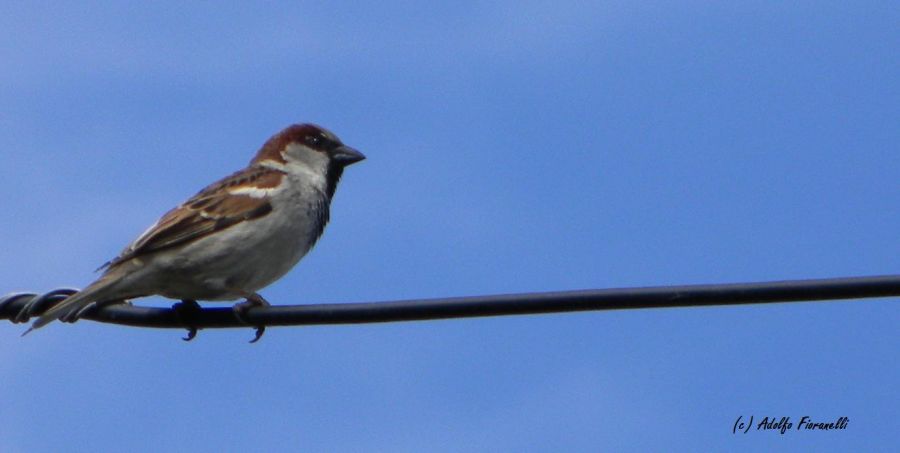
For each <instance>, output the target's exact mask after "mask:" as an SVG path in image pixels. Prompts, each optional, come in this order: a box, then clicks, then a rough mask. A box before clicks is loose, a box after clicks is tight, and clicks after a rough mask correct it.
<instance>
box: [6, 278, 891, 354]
mask: <svg viewBox="0 0 900 453" xmlns="http://www.w3.org/2000/svg"><path fill="white" fill-rule="evenodd" d="M75 292H76V290H74V289H70V288H63V289H58V290H55V291H51V292H48V293H44V294H33V293H14V294H9V295H6V296H3V297H0V319H9V320H10V321H12V322H14V323H23V322H28V320H29V319H30V318H31V317H34V316H39V315H40V314H41V313H43V312H44V311H46V310H47V309H49V308H50V307H52V306H53V305H55V304H57V303H59V302H61V301H62V300H64V299H65V298H66V297H67V296H68V295H70V294H73V293H75ZM892 296H893V297H897V296H900V275H885V276H871V277H849V278H830V279H817V280H790V281H775V282H761V283H736V284H714V285H687V286H658V287H647V288H621V289H597V290H582V291H556V292H543V293H525V294H505V295H492V296H473V297H453V298H440V299H413V300H402V301H386V302H366V303H348V304H316V305H274V306H271V307H253V308H250V309H248V310H247V311H246V312H245V313H243V314H242V316H241V317H242V318H244V320H245V321H246V323H245V322H244V321H242V320H240V319H238V318H237V317H236V316H235V314H234V312H233V310H232V309H231V308H230V307H215V308H202V309H201V308H199V307H191V306H186V305H185V304H176V305H175V306H173V308H158V307H141V306H135V305H131V304H127V303H126V304H110V305H105V306H102V307H93V306H92V307H90V309H88V310H86V311H84V312H83V313H81V314H80V317H81V318H84V319H90V320H93V321H99V322H105V323H112V324H122V325H128V326H136V327H162V328H187V329H189V330H193V332H192V333H191V334H189V337H191V338H193V333H196V329H197V328H199V329H204V328H225V327H247V325H248V324H249V325H253V326H299V325H321V324H361V323H376V322H397V321H423V320H432V319H449V318H471V317H481V316H506V315H527V314H541V313H562V312H572V311H592V310H627V309H637V308H676V307H710V306H721V305H744V304H766V303H783V302H803V301H824V300H837V299H861V298H872V297H892Z"/></svg>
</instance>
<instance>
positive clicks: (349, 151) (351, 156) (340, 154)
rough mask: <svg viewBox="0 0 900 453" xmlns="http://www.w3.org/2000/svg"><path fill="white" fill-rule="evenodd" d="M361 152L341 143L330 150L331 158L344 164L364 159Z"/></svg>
mask: <svg viewBox="0 0 900 453" xmlns="http://www.w3.org/2000/svg"><path fill="white" fill-rule="evenodd" d="M365 158H366V156H364V155H363V153H361V152H359V151H357V150H355V149H353V148H351V147H349V146H347V145H341V146H338V147H337V148H335V149H334V150H332V151H331V159H332V160H333V161H335V162H337V163H339V164H342V165H344V166H346V165H350V164H353V163H356V162H359V161H361V160H363V159H365Z"/></svg>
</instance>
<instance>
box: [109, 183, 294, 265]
mask: <svg viewBox="0 0 900 453" xmlns="http://www.w3.org/2000/svg"><path fill="white" fill-rule="evenodd" d="M282 175H283V172H281V171H278V170H274V169H270V168H264V167H251V168H249V169H245V170H242V171H239V172H237V173H234V174H233V175H231V176H228V177H227V178H225V179H222V180H221V181H218V182H216V183H213V184H211V185H210V186H208V187H206V188H205V189H203V190H201V191H200V192H199V193H197V195H194V196H193V197H191V199H189V200H188V201H186V202H184V203H183V204H181V206H179V207H177V208H175V209H173V210H171V211H169V212H167V213H166V214H165V215H164V216H163V217H162V218H161V219H159V221H158V222H157V223H156V224H155V225H154V226H153V227H151V228H150V230H148V231H147V232H146V233H144V234H142V235H141V236H140V237H138V238H137V239H136V240H135V241H134V242H133V243H132V244H131V245H129V246H128V247H127V248H125V250H123V251H122V253H121V254H119V256H118V257H116V258H115V259H113V260H112V261H110V262H109V263H107V264H106V265H104V267H106V266H109V267H114V266H115V265H117V264H119V263H121V262H123V261H127V260H129V259H132V258H135V257H139V256H141V255H146V254H148V253H153V252H157V251H159V250H163V249H167V248H170V247H174V246H177V245H179V244H184V243H186V242H190V241H193V240H196V239H199V238H201V237H203V236H206V235H208V234H211V233H214V232H216V231H221V230H224V229H225V228H228V227H230V226H232V225H235V224H237V223H240V222H243V221H245V220H251V219H256V218H259V217H262V216H264V215H266V214H268V213H269V212H271V211H272V205H271V204H269V201H268V199H266V198H253V197H250V196H246V195H231V194H229V193H228V191H227V190H226V189H231V188H236V187H240V186H243V185H247V184H251V183H252V184H253V185H254V186H255V187H259V188H271V187H275V186H277V185H278V184H279V183H280V182H281V177H282Z"/></svg>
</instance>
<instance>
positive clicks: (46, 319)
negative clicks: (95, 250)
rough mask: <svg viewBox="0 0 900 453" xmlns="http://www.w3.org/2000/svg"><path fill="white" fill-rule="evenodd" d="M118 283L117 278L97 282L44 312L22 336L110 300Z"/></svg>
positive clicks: (102, 279)
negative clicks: (113, 287)
mask: <svg viewBox="0 0 900 453" xmlns="http://www.w3.org/2000/svg"><path fill="white" fill-rule="evenodd" d="M117 282H118V279H116V278H101V279H100V280H97V281H96V282H94V283H92V284H91V285H90V286H88V287H87V288H85V289H83V290H81V291H79V292H77V293H75V294H72V295H71V296H69V297H67V298H66V299H64V300H63V301H62V302H60V303H58V304H56V306H54V307H53V308H51V309H49V310H47V311H46V312H44V314H42V315H41V316H40V317H38V319H36V320H35V321H34V323H32V324H31V328H30V329H28V330H27V331H25V333H23V334H22V335H23V336H24V335H26V334H28V332H31V331H32V330H35V329H40V328H41V327H44V326H46V325H47V324H50V323H51V322H53V321H56V320H57V319H59V318H61V317H63V316H65V315H66V314H68V313H70V312H72V311H75V310H80V309H82V308H84V307H86V306H88V305H89V304H91V303H92V302H103V301H105V300H108V299H109V298H110V297H109V296H110V291H109V290H110V289H111V287H112V286H113V285H115V283H117Z"/></svg>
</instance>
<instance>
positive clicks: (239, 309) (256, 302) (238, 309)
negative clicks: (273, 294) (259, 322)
mask: <svg viewBox="0 0 900 453" xmlns="http://www.w3.org/2000/svg"><path fill="white" fill-rule="evenodd" d="M271 305H272V304H270V303H269V301H267V300H265V299H263V297H262V296H260V295H259V294H248V295H247V300H245V301H244V302H241V303H238V304H235V305H234V306H233V307H232V311H233V312H234V317H235V318H237V320H238V321H240V322H241V323H243V324H245V325H248V326H249V325H252V324H250V323H249V322H247V320H246V318H244V314H246V313H247V310H249V309H251V308H253V307H269V306H271ZM254 327H256V335H255V336H254V337H253V339H252V340H250V343H251V344H252V343H256V342H257V341H259V339H260V338H262V336H263V334H264V333H266V326H254Z"/></svg>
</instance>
